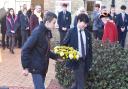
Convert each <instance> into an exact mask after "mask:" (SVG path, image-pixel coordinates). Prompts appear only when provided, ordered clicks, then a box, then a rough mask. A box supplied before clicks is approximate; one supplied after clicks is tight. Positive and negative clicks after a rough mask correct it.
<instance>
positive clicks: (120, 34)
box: [93, 4, 128, 48]
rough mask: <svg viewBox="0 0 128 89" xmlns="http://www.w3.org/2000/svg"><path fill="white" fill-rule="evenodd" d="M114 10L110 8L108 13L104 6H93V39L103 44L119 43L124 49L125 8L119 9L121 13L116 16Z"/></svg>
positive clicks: (126, 19)
mask: <svg viewBox="0 0 128 89" xmlns="http://www.w3.org/2000/svg"><path fill="white" fill-rule="evenodd" d="M115 9H116V8H115V7H113V6H111V8H110V12H109V11H107V8H106V7H105V6H103V7H101V10H100V5H99V4H96V5H95V10H94V12H93V33H94V38H95V39H99V40H102V41H103V42H105V41H106V40H107V41H110V42H111V43H115V42H119V43H120V45H121V46H122V47H123V48H124V47H125V44H126V41H125V40H126V34H127V30H128V28H127V27H128V14H127V13H126V6H125V5H122V6H121V7H120V9H121V12H120V13H119V12H118V14H117V12H116V10H115Z"/></svg>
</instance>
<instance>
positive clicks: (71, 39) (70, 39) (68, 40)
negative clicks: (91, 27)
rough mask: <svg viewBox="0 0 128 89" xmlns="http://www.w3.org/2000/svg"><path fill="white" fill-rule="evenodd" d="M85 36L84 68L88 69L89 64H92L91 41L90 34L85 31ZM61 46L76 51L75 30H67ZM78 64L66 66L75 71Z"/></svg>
mask: <svg viewBox="0 0 128 89" xmlns="http://www.w3.org/2000/svg"><path fill="white" fill-rule="evenodd" d="M85 35H86V62H88V63H87V64H86V66H85V67H86V68H85V69H89V68H90V67H91V62H92V40H91V34H90V33H89V31H87V29H86V30H85ZM63 45H67V46H70V47H73V48H74V49H75V50H78V32H77V28H76V27H74V28H73V29H71V30H69V31H68V33H67V35H66V37H65V39H64V41H63ZM78 65H79V64H78V62H75V61H74V62H72V63H70V64H69V65H68V66H70V67H71V68H73V69H75V68H77V67H78Z"/></svg>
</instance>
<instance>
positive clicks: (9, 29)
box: [6, 17, 11, 32]
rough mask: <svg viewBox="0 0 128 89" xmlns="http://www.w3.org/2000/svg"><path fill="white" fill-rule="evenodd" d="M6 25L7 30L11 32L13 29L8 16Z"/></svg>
mask: <svg viewBox="0 0 128 89" xmlns="http://www.w3.org/2000/svg"><path fill="white" fill-rule="evenodd" d="M6 27H7V31H8V32H10V31H11V27H10V23H9V21H8V19H7V17H6Z"/></svg>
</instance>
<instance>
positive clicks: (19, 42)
mask: <svg viewBox="0 0 128 89" xmlns="http://www.w3.org/2000/svg"><path fill="white" fill-rule="evenodd" d="M20 8H21V9H20V10H19V11H18V15H17V22H18V27H17V31H16V42H15V44H16V45H18V48H21V46H22V37H21V25H20V15H21V14H22V13H23V10H24V9H27V5H26V4H23V6H21V7H20Z"/></svg>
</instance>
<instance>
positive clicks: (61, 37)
mask: <svg viewBox="0 0 128 89" xmlns="http://www.w3.org/2000/svg"><path fill="white" fill-rule="evenodd" d="M59 33H60V44H62V42H63V40H64V37H65V35H66V33H67V31H59Z"/></svg>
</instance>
